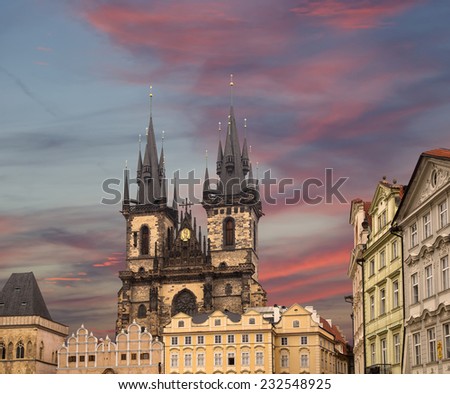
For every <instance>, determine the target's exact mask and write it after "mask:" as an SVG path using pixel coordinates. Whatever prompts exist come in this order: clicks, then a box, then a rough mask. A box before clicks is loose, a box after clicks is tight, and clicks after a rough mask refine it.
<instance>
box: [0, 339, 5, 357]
mask: <svg viewBox="0 0 450 394" xmlns="http://www.w3.org/2000/svg"><path fill="white" fill-rule="evenodd" d="M0 360H6V345H5V344H4V343H3V342H0Z"/></svg>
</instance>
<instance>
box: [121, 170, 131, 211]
mask: <svg viewBox="0 0 450 394" xmlns="http://www.w3.org/2000/svg"><path fill="white" fill-rule="evenodd" d="M129 172H130V171H129V170H128V163H127V162H125V170H124V184H123V201H122V206H123V208H124V209H125V208H126V207H129V205H130V189H129V182H128V173H129Z"/></svg>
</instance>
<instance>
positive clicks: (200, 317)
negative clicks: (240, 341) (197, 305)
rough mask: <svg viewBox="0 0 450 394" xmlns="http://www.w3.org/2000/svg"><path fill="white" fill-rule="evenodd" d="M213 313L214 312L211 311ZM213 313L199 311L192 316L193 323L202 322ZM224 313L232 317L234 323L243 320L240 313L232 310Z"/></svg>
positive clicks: (229, 317)
mask: <svg viewBox="0 0 450 394" xmlns="http://www.w3.org/2000/svg"><path fill="white" fill-rule="evenodd" d="M211 313H212V312H211ZM211 313H198V314H196V315H194V316H192V323H195V324H200V323H204V322H205V321H206V320H208V318H209V316H210V315H211ZM223 313H224V314H225V315H226V316H227V317H228V319H230V320H231V321H232V322H233V323H237V322H239V321H241V315H240V314H239V313H234V312H230V311H227V310H225V311H223Z"/></svg>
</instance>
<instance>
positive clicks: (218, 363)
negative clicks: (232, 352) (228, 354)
mask: <svg viewBox="0 0 450 394" xmlns="http://www.w3.org/2000/svg"><path fill="white" fill-rule="evenodd" d="M214 366H215V367H221V366H222V353H218V352H216V353H214Z"/></svg>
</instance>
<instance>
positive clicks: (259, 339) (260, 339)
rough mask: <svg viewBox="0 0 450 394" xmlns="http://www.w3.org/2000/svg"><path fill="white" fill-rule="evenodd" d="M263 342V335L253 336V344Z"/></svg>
mask: <svg viewBox="0 0 450 394" xmlns="http://www.w3.org/2000/svg"><path fill="white" fill-rule="evenodd" d="M263 340H264V338H263V334H256V335H255V342H257V343H262V342H263Z"/></svg>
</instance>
